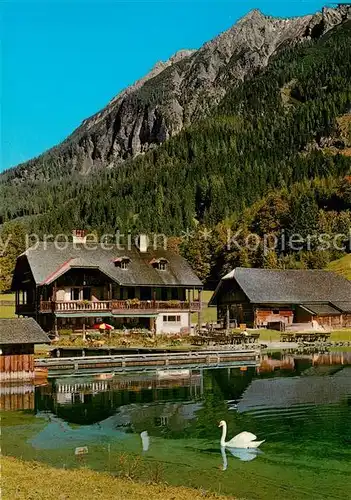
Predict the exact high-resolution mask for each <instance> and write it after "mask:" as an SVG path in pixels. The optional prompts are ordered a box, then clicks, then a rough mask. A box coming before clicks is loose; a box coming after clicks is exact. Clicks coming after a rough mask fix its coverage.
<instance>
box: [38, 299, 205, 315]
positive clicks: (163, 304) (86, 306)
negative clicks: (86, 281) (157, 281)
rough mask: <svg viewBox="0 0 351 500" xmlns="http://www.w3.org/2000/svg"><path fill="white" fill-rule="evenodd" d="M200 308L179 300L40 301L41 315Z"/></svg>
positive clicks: (198, 304) (193, 303)
mask: <svg viewBox="0 0 351 500" xmlns="http://www.w3.org/2000/svg"><path fill="white" fill-rule="evenodd" d="M200 308H201V303H200V302H198V301H193V302H182V301H179V300H169V301H161V300H140V301H138V300H135V299H132V300H101V301H87V300H85V301H67V302H58V301H56V302H52V301H41V302H40V312H41V313H56V312H57V313H67V315H69V314H70V313H79V312H96V314H97V316H98V315H99V312H110V313H111V314H119V315H120V314H122V313H123V312H125V313H126V315H128V313H138V312H139V313H144V314H145V313H148V312H149V313H158V312H163V311H178V312H179V311H192V312H197V311H199V310H200Z"/></svg>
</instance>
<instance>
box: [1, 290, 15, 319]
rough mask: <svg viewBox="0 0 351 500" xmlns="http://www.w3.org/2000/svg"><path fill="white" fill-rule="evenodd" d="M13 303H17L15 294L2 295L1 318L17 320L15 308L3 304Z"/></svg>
mask: <svg viewBox="0 0 351 500" xmlns="http://www.w3.org/2000/svg"><path fill="white" fill-rule="evenodd" d="M5 301H6V302H8V301H12V302H15V294H14V293H1V294H0V318H2V319H3V318H15V317H16V315H15V306H14V305H13V306H4V305H2V302H5Z"/></svg>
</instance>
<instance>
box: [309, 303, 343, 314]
mask: <svg viewBox="0 0 351 500" xmlns="http://www.w3.org/2000/svg"><path fill="white" fill-rule="evenodd" d="M302 307H303V308H304V309H307V310H308V311H310V312H311V313H312V314H316V315H317V316H324V315H325V316H333V315H340V311H339V309H336V308H335V307H332V306H331V305H330V304H306V303H304V304H303V306H302Z"/></svg>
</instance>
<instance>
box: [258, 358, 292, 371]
mask: <svg viewBox="0 0 351 500" xmlns="http://www.w3.org/2000/svg"><path fill="white" fill-rule="evenodd" d="M294 368H295V359H294V357H293V356H284V355H283V356H281V359H272V358H271V357H270V356H268V354H263V355H262V356H261V361H260V364H259V366H257V368H256V371H257V373H268V372H274V371H275V370H294Z"/></svg>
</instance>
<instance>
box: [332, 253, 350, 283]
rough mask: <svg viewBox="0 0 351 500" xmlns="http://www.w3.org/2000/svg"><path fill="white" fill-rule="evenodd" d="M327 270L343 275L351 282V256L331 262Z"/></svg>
mask: <svg viewBox="0 0 351 500" xmlns="http://www.w3.org/2000/svg"><path fill="white" fill-rule="evenodd" d="M327 269H328V271H333V272H334V273H337V274H341V275H342V276H344V277H345V278H347V279H349V280H351V254H349V255H345V256H344V257H342V258H341V259H338V260H334V261H333V262H330V264H329V265H328V267H327Z"/></svg>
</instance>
